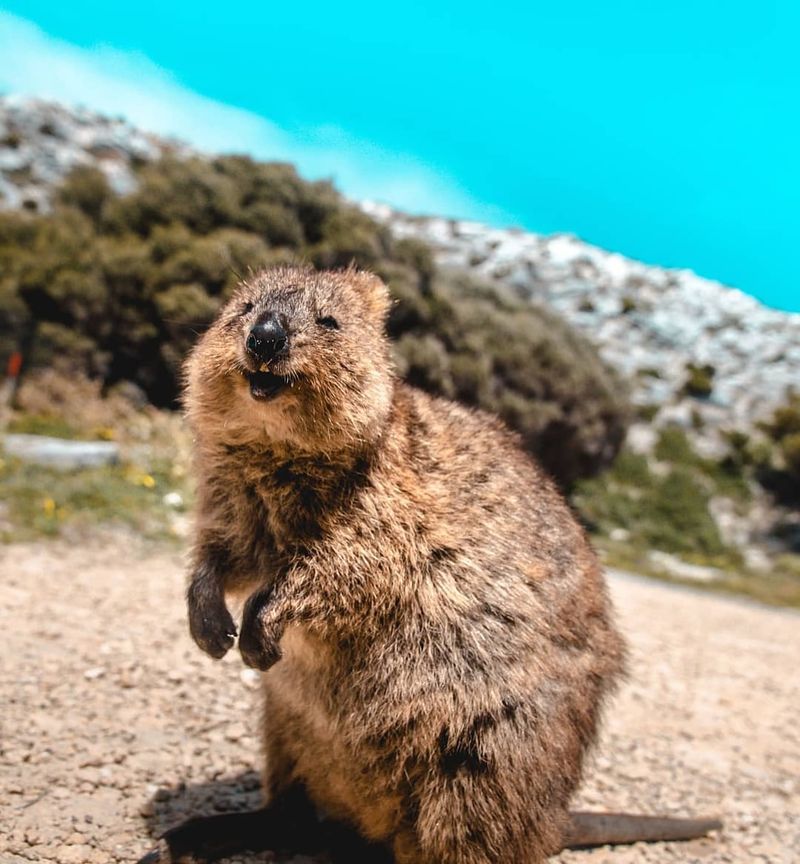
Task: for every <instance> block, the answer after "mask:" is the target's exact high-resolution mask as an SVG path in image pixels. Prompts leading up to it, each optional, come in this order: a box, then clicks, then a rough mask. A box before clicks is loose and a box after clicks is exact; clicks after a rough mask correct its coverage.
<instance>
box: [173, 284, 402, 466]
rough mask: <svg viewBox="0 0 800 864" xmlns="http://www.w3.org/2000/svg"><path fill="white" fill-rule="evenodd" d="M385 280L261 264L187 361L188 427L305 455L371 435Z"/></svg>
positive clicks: (380, 383) (384, 375) (380, 408)
mask: <svg viewBox="0 0 800 864" xmlns="http://www.w3.org/2000/svg"><path fill="white" fill-rule="evenodd" d="M389 302H390V301H389V294H388V291H387V289H386V286H385V285H384V284H383V282H381V280H380V279H378V278H377V277H376V276H373V275H372V274H369V273H363V272H359V271H356V270H354V269H348V270H343V271H336V272H316V271H314V270H312V269H310V268H307V269H306V268H295V267H291V268H290V267H280V268H275V269H271V270H265V271H263V272H261V273H259V274H258V275H256V276H254V277H252V278H250V279H248V280H247V281H245V282H243V283H242V284H241V285H240V286H239V287H238V288H237V289H236V291H235V293H234V294H233V296H232V297H231V299H230V300H229V301H228V303H226V305H225V306H224V307H223V308H222V310H221V311H220V313H219V315H218V316H217V318H216V320H215V321H214V323H213V324H212V325H211V327H210V328H209V329H208V330H207V331H206V333H205V334H204V335H203V336H202V337H201V339H200V340H199V342H198V343H197V345H196V346H195V348H194V350H193V352H192V353H191V355H190V357H189V359H188V360H187V363H186V392H185V404H186V408H187V412H188V415H189V417H190V420H191V421H192V422H193V424H194V426H195V428H196V430H197V431H198V432H199V433H202V435H203V437H206V436H207V435H211V436H214V437H216V438H218V439H220V440H222V441H226V442H229V443H232V444H235V443H247V442H252V443H265V444H267V443H269V442H272V443H274V444H283V445H285V446H288V447H294V448H298V449H301V450H305V451H309V452H320V451H326V450H336V449H339V448H342V447H351V446H356V445H358V444H359V443H360V442H366V441H369V440H370V439H371V438H372V437H374V436H375V435H376V434H378V432H379V430H380V429H381V428H382V425H383V423H384V421H385V419H386V417H387V415H388V412H389V407H390V404H391V395H392V387H393V373H392V368H391V361H390V353H389V344H388V340H387V338H386V335H385V332H384V323H385V319H386V314H387V311H388V309H389Z"/></svg>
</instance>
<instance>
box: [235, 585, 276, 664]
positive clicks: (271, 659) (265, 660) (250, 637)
mask: <svg viewBox="0 0 800 864" xmlns="http://www.w3.org/2000/svg"><path fill="white" fill-rule="evenodd" d="M267 603H268V596H267V595H266V594H254V595H253V596H252V597H251V598H250V599H249V600H248V601H247V603H246V604H245V607H244V613H243V614H242V632H241V634H240V636H239V650H240V651H241V653H242V659H243V660H244V662H245V663H246V664H247V665H248V666H252V667H253V668H254V669H260V670H261V671H262V672H265V671H266V670H267V669H269V668H270V666H274V665H275V664H276V663H277V662H278V660H280V659H281V657H282V656H283V655H282V652H281V649H280V645H279V644H278V643H279V642H280V638H281V632H280V628H279V627H278V626H277V625H275V624H269V623H267V622H265V621H264V615H263V613H264V611H265V606H266V604H267Z"/></svg>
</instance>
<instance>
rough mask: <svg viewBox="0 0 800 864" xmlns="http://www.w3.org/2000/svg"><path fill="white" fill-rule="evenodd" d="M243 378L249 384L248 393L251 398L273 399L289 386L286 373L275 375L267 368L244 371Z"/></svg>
mask: <svg viewBox="0 0 800 864" xmlns="http://www.w3.org/2000/svg"><path fill="white" fill-rule="evenodd" d="M245 378H247V381H248V383H249V384H250V395H251V396H252V397H253V399H259V400H268V399H274V398H275V396H277V395H278V394H279V393H281V392H282V391H283V390H285V389H286V388H287V387H289V386H290V385H289V377H288V376H287V375H276V374H275V373H274V372H270V371H268V370H266V371H258V370H256V371H255V372H245Z"/></svg>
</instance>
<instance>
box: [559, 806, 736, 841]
mask: <svg viewBox="0 0 800 864" xmlns="http://www.w3.org/2000/svg"><path fill="white" fill-rule="evenodd" d="M569 816H570V821H569V824H568V826H567V830H566V832H565V834H564V845H563V848H564V849H584V848H587V847H589V846H615V845H619V844H624V843H639V842H645V843H655V842H658V841H665V840H694V839H695V838H696V837H705V835H706V834H708V833H709V832H710V831H719V830H721V828H722V822H720V820H719V819H679V818H674V817H670V816H640V815H638V814H632V813H585V812H573V813H570V814H569Z"/></svg>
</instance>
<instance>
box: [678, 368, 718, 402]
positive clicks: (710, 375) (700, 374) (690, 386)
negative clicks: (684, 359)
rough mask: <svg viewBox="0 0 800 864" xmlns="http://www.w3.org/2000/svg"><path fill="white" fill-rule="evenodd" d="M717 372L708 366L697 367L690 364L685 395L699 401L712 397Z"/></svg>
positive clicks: (684, 386)
mask: <svg viewBox="0 0 800 864" xmlns="http://www.w3.org/2000/svg"><path fill="white" fill-rule="evenodd" d="M715 371H716V370H715V369H714V367H713V366H710V365H708V364H705V365H703V366H697V365H696V364H694V363H689V364H688V365H687V367H686V381H685V383H684V385H683V391H684V393H686V394H687V395H688V396H694V397H695V398H697V399H705V398H707V397H708V396H710V395H711V392H712V391H713V389H714V374H715Z"/></svg>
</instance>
